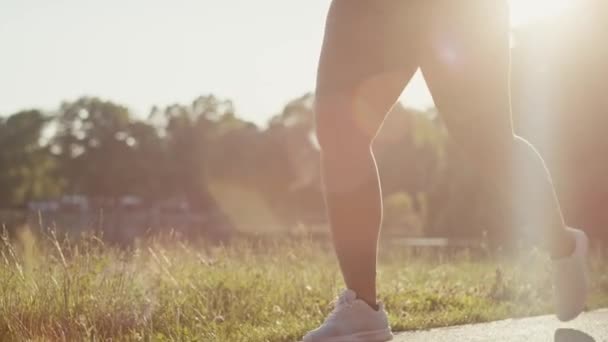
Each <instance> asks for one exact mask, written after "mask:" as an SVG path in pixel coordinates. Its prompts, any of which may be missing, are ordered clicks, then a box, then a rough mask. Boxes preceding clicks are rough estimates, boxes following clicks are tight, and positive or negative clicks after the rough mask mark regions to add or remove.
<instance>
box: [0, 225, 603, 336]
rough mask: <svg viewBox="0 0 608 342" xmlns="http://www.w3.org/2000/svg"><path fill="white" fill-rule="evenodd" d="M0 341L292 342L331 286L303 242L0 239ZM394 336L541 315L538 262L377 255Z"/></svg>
mask: <svg viewBox="0 0 608 342" xmlns="http://www.w3.org/2000/svg"><path fill="white" fill-rule="evenodd" d="M1 252H2V253H1V260H0V340H1V341H21V340H31V341H47V340H53V341H56V340H67V341H81V340H91V341H92V340H95V341H102V340H104V341H105V340H110V339H111V340H112V341H169V340H171V341H231V342H236V341H277V342H278V341H295V340H297V339H298V338H300V337H301V336H302V334H303V333H304V332H306V331H307V330H308V329H311V328H313V327H315V326H316V325H317V324H319V323H320V322H321V321H322V319H323V318H324V316H325V315H326V314H327V313H328V311H329V310H331V306H330V302H331V300H332V299H333V297H334V295H335V294H336V293H337V292H338V291H339V290H340V289H341V287H342V283H341V278H340V277H339V274H338V272H337V265H336V262H335V260H334V258H333V256H332V253H331V251H330V250H328V248H327V247H326V246H323V245H322V244H320V243H316V242H312V241H309V240H306V239H300V240H281V241H274V242H268V241H266V242H263V243H261V242H257V243H253V242H246V241H239V242H234V243H231V244H230V245H229V246H225V247H218V246H211V245H205V244H202V243H187V242H185V241H180V240H179V239H177V238H171V237H164V238H147V239H144V240H142V241H139V242H138V243H136V244H135V246H133V247H132V248H129V249H118V248H113V247H109V246H107V245H105V244H104V243H103V242H102V241H101V240H100V239H99V238H97V237H95V236H83V237H81V238H79V239H77V240H73V241H69V240H66V239H64V238H59V237H57V236H56V235H55V234H53V233H52V232H48V233H47V234H44V235H42V236H34V235H33V234H32V233H30V232H29V231H24V232H22V233H21V234H19V235H18V236H17V237H16V238H15V239H9V238H8V237H7V236H6V235H4V236H3V242H2V247H1ZM602 259H603V258H602V256H601V255H600V252H599V251H596V252H595V253H594V257H593V260H592V268H593V270H594V272H593V275H594V276H593V294H592V297H591V301H590V307H591V308H595V307H601V306H608V263H606V262H605V263H604V264H602V263H601V260H602ZM379 278H380V279H379V283H380V296H381V299H382V300H383V301H384V303H385V304H386V307H387V308H388V310H389V312H390V314H391V316H390V320H391V323H392V326H393V329H394V330H407V329H420V328H428V327H436V326H444V325H452V324H461V323H469V322H479V321H487V320H494V319H499V318H505V317H513V316H523V315H535V314H541V313H549V312H551V290H550V289H551V284H550V277H549V269H548V264H547V259H546V258H545V257H544V256H543V255H542V254H541V253H538V252H536V251H527V252H526V253H522V254H521V255H520V256H519V257H518V258H504V257H497V256H494V257H489V256H486V257H483V258H481V257H479V256H475V257H473V256H472V255H470V253H468V252H467V251H463V252H461V253H458V254H457V255H454V254H452V255H448V254H444V253H429V254H426V255H420V254H419V253H413V251H412V250H408V249H405V248H398V247H391V248H386V249H385V250H384V251H383V252H382V254H381V261H380V271H379Z"/></svg>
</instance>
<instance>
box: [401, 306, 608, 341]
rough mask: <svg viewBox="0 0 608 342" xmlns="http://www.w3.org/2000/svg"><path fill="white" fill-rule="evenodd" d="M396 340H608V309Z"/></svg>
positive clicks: (411, 334) (421, 333) (435, 331)
mask: <svg viewBox="0 0 608 342" xmlns="http://www.w3.org/2000/svg"><path fill="white" fill-rule="evenodd" d="M395 341H396V342H478V341H479V342H481V341H483V342H489V341H492V342H608V309H604V310H599V311H594V312H587V313H583V314H582V315H581V316H579V317H578V318H576V319H575V320H573V321H570V322H566V323H562V322H560V321H558V320H557V318H555V316H539V317H532V318H522V319H508V320H504V321H497V322H491V323H482V324H471V325H462V326H456V327H449V328H440V329H433V330H428V331H416V332H406V333H400V334H397V335H396V337H395Z"/></svg>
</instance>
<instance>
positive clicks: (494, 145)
mask: <svg viewBox="0 0 608 342" xmlns="http://www.w3.org/2000/svg"><path fill="white" fill-rule="evenodd" d="M429 10H430V13H432V14H430V15H429V16H428V17H427V18H429V22H428V26H427V28H426V30H425V32H424V35H425V38H424V42H425V46H424V48H423V53H422V55H421V69H422V72H423V74H424V77H425V79H426V81H427V83H428V85H429V88H430V90H431V93H432V95H433V99H434V101H435V104H436V106H437V107H438V110H439V113H440V114H441V116H442V118H443V119H444V122H445V123H446V125H447V127H448V131H449V133H450V135H451V136H453V138H454V139H455V140H457V141H458V142H459V143H460V145H461V146H463V147H464V148H465V149H467V150H468V151H469V152H472V153H473V154H474V156H475V157H481V158H486V157H487V158H490V159H495V158H497V157H498V158H501V157H506V156H504V155H502V156H501V154H504V153H506V151H507V150H506V149H508V148H509V146H510V145H511V143H512V141H513V137H514V135H513V127H512V120H511V105H510V89H509V73H510V70H509V69H510V47H509V34H510V33H509V10H508V4H507V0H498V1H487V0H463V1H451V0H437V1H435V2H433V5H432V6H431V7H430V8H429ZM497 154H498V155H497ZM488 161H489V160H488Z"/></svg>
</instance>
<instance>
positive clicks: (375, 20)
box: [316, 0, 420, 148]
mask: <svg viewBox="0 0 608 342" xmlns="http://www.w3.org/2000/svg"><path fill="white" fill-rule="evenodd" d="M418 3H419V1H417V0H415V1H414V0H411V1H404V0H334V1H333V2H332V4H331V7H330V11H329V14H328V17H327V23H326V29H325V38H324V42H323V48H322V52H321V57H320V61H319V69H318V75H317V89H316V115H317V116H316V121H317V134H318V137H319V140H320V143H321V146H324V147H327V146H332V147H336V146H337V147H338V148H339V145H340V142H339V141H337V140H339V139H342V140H345V139H347V140H350V142H349V143H350V144H354V143H356V141H359V140H358V139H357V137H360V138H361V139H360V140H361V142H362V143H367V140H368V139H372V138H373V137H374V136H375V134H376V132H377V130H378V128H379V127H380V125H381V124H382V121H383V120H384V117H385V115H386V113H387V112H388V111H389V110H390V109H391V107H392V106H393V105H394V103H395V102H396V101H397V99H398V97H399V95H400V94H401V92H402V91H403V88H404V87H405V85H406V84H407V82H408V81H409V79H410V78H411V76H412V75H413V73H414V72H415V71H416V69H417V68H418V65H419V50H420V49H419V46H420V41H419V32H420V15H419V14H420V13H418V9H419V5H418ZM340 136H342V138H340ZM350 138H354V139H350ZM353 140H354V141H353ZM344 143H347V142H344Z"/></svg>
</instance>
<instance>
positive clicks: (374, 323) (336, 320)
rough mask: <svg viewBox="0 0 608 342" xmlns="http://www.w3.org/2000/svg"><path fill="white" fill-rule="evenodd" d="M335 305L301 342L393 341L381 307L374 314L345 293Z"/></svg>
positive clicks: (351, 295)
mask: <svg viewBox="0 0 608 342" xmlns="http://www.w3.org/2000/svg"><path fill="white" fill-rule="evenodd" d="M335 305H336V306H335V308H334V310H333V311H332V313H331V314H330V315H329V316H328V317H327V318H326V319H325V322H324V323H323V324H322V325H321V326H320V327H319V328H317V329H315V330H313V331H311V332H309V333H308V334H306V336H304V340H303V342H385V341H390V340H392V339H393V334H392V333H391V328H390V326H389V324H388V317H387V316H386V311H384V306H383V305H382V304H379V308H378V311H376V310H374V309H372V308H371V307H370V306H369V305H367V303H366V302H364V301H363V300H361V299H357V294H356V293H355V292H354V291H352V290H348V289H347V290H344V292H342V294H341V295H340V296H339V297H338V299H337V300H336V304H335Z"/></svg>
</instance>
